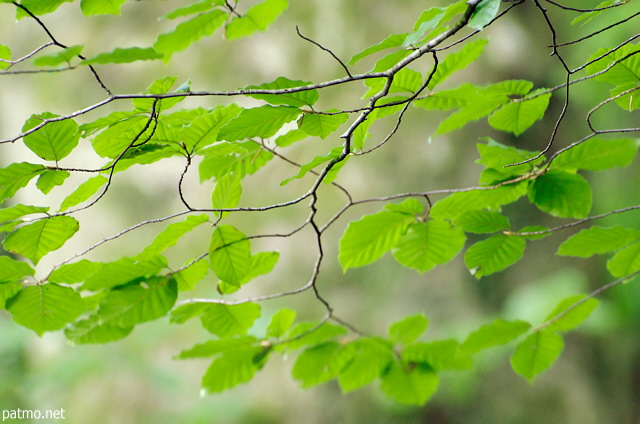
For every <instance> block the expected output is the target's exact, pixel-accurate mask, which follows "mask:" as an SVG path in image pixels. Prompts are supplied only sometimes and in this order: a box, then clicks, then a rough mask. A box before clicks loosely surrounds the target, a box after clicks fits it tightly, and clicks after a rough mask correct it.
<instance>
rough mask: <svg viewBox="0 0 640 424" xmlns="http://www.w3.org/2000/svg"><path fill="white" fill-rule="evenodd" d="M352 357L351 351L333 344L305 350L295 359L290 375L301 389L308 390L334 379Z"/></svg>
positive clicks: (324, 344) (329, 343) (328, 343)
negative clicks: (298, 383)
mask: <svg viewBox="0 0 640 424" xmlns="http://www.w3.org/2000/svg"><path fill="white" fill-rule="evenodd" d="M352 355H353V351H352V350H351V349H348V350H347V348H346V347H345V346H342V345H340V344H339V343H335V342H327V343H323V344H320V345H317V346H313V347H311V348H309V349H306V350H305V351H304V352H302V353H301V354H300V355H298V357H297V358H296V362H295V363H294V364H293V369H292V370H291V374H292V376H293V378H294V379H296V380H298V381H299V382H300V385H301V386H302V388H305V389H306V388H309V387H313V386H316V385H318V384H322V383H326V382H327V381H329V380H331V379H333V378H336V377H337V376H338V373H339V372H340V371H341V370H342V368H344V366H345V365H346V364H347V363H348V361H349V360H350V359H351V357H352Z"/></svg>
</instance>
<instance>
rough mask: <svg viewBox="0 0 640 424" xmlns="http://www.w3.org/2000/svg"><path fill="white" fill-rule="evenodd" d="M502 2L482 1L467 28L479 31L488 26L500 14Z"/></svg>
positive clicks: (496, 0)
mask: <svg viewBox="0 0 640 424" xmlns="http://www.w3.org/2000/svg"><path fill="white" fill-rule="evenodd" d="M500 2H501V0H482V1H481V2H480V3H479V4H478V5H477V6H476V9H475V10H474V11H473V14H472V15H471V18H470V19H469V22H468V23H467V26H468V27H469V28H473V29H475V30H477V31H480V30H482V28H484V27H485V26H487V25H488V24H489V23H490V22H491V21H492V20H493V18H495V17H496V15H497V14H498V10H499V9H500Z"/></svg>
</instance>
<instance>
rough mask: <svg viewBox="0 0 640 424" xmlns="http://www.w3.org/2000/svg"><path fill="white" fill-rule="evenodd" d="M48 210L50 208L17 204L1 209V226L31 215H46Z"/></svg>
mask: <svg viewBox="0 0 640 424" xmlns="http://www.w3.org/2000/svg"><path fill="white" fill-rule="evenodd" d="M48 210H49V208H48V207H43V206H28V205H22V204H17V205H15V206H10V207H8V208H2V209H0V224H1V223H4V222H8V221H13V220H16V219H18V218H22V217H23V216H25V215H31V214H34V213H45V212H47V211H48Z"/></svg>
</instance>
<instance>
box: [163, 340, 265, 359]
mask: <svg viewBox="0 0 640 424" xmlns="http://www.w3.org/2000/svg"><path fill="white" fill-rule="evenodd" d="M256 341H257V340H256V338H255V337H253V336H241V337H234V338H226V339H220V340H209V341H206V342H204V343H200V344H197V345H195V346H193V347H192V348H190V349H187V350H183V351H182V352H180V354H179V355H178V356H176V357H175V359H192V358H210V357H212V356H216V355H219V354H221V353H227V352H234V351H238V350H245V349H247V348H250V347H252V346H254V345H255V344H256Z"/></svg>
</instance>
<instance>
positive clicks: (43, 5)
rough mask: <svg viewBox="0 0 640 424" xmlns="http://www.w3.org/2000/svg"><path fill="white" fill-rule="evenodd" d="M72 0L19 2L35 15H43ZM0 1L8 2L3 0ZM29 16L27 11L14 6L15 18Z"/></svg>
mask: <svg viewBox="0 0 640 424" xmlns="http://www.w3.org/2000/svg"><path fill="white" fill-rule="evenodd" d="M71 1H73V0H22V1H21V2H20V4H21V5H22V6H24V7H25V8H26V9H28V10H29V12H31V13H33V14H34V15H36V16H40V15H45V14H47V13H51V12H55V11H56V9H57V8H58V7H59V6H60V5H61V4H62V3H67V2H71ZM2 3H8V1H5V0H3V1H2ZM27 16H29V14H27V12H25V11H24V9H22V8H18V7H16V18H17V19H22V18H24V17H27Z"/></svg>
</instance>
